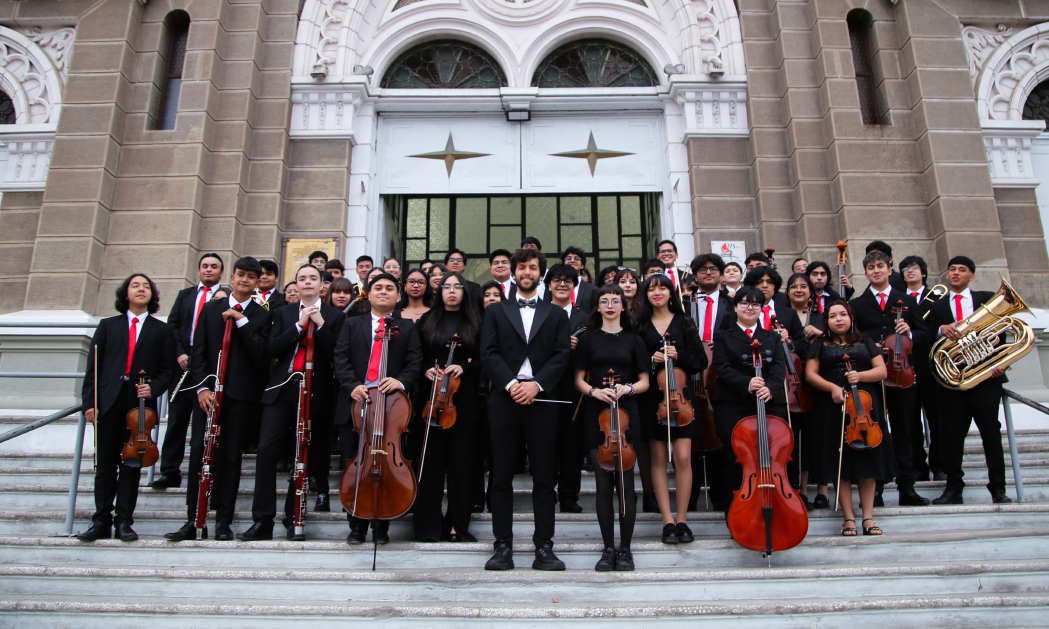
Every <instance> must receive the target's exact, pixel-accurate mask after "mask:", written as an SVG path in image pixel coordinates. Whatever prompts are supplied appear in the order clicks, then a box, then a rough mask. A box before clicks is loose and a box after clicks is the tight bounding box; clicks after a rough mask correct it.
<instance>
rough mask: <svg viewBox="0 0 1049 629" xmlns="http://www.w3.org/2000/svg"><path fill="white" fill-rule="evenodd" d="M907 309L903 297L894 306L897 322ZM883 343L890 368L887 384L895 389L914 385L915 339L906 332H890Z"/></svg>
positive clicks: (886, 364)
mask: <svg viewBox="0 0 1049 629" xmlns="http://www.w3.org/2000/svg"><path fill="white" fill-rule="evenodd" d="M906 311H907V306H904V305H903V300H902V299H901V300H899V301H898V302H896V305H895V306H893V307H892V313H893V314H895V315H896V321H897V323H898V322H899V321H900V320H901V319H902V318H903V313H904V312H906ZM881 345H882V348H883V349H882V351H883V352H885V366H886V367H887V368H888V370H889V375H888V377H886V378H885V386H887V387H891V388H895V389H906V388H909V387H912V386H914V363H913V362H912V361H911V352H912V351H914V341H912V340H911V339H910V337H908V336H907V335H906V334H890V335H889V336H887V337H885V340H884V341H882V343H881Z"/></svg>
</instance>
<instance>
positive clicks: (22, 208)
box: [0, 192, 44, 314]
mask: <svg viewBox="0 0 1049 629" xmlns="http://www.w3.org/2000/svg"><path fill="white" fill-rule="evenodd" d="M43 197H44V193H43V192H6V193H4V197H3V199H2V200H0V314H4V313H8V312H17V311H19V310H21V309H22V306H23V304H25V294H26V281H27V280H28V279H29V265H30V263H31V262H32V260H33V247H34V244H35V242H36V233H37V226H38V225H39V223H40V204H41V202H42V201H43Z"/></svg>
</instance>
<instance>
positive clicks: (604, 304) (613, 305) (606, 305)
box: [598, 299, 623, 308]
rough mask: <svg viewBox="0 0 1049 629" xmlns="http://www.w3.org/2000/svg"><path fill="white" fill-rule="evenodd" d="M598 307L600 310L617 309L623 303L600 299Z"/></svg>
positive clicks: (616, 300) (615, 300)
mask: <svg viewBox="0 0 1049 629" xmlns="http://www.w3.org/2000/svg"><path fill="white" fill-rule="evenodd" d="M598 305H599V306H601V307H602V308H618V307H620V306H622V305H623V302H622V301H620V300H618V299H602V300H601V301H600V303H598Z"/></svg>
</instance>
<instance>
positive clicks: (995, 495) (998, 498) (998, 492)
mask: <svg viewBox="0 0 1049 629" xmlns="http://www.w3.org/2000/svg"><path fill="white" fill-rule="evenodd" d="M991 501H993V502H994V503H995V504H1008V503H1010V502H1012V501H1013V499H1012V498H1010V497H1009V496H1006V495H1005V490H1004V489H992V490H991Z"/></svg>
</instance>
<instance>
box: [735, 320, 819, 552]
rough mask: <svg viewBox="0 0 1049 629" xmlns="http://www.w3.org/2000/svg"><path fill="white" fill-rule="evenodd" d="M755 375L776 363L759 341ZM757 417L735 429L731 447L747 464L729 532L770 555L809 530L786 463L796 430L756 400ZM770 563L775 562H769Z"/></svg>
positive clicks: (790, 545) (746, 545)
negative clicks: (762, 348) (788, 475)
mask: <svg viewBox="0 0 1049 629" xmlns="http://www.w3.org/2000/svg"><path fill="white" fill-rule="evenodd" d="M750 347H751V349H752V350H753V353H752V355H751V356H747V355H744V356H743V358H744V360H748V359H749V360H752V361H753V365H754V376H755V377H756V378H761V377H762V375H761V365H762V362H772V352H769V351H766V352H765V354H766V356H765V357H763V356H762V352H761V342H760V341H758V340H755V341H754V343H753V344H751V346H750ZM757 403H758V405H757V414H756V415H751V416H750V417H745V418H743V419H742V420H740V422H739V423H738V424H736V427H735V428H734V429H733V430H732V449H733V450H734V451H735V453H736V457H737V459H738V460H739V463H740V465H742V466H743V483H742V484H741V485H740V487H739V489H737V490H736V491H735V492H734V493H733V500H732V505H731V506H730V507H729V510H728V517H727V520H728V530H729V533H731V534H732V539H734V540H736V542H737V543H739V545H740V546H743V547H744V548H747V549H750V550H754V551H758V552H763V553H765V556H766V557H771V556H772V553H773V552H774V551H783V550H789V549H791V548H794V547H795V546H797V545H798V544H800V543H801V542H802V541H803V540H804V539H805V536H806V535H807V534H808V531H809V514H808V511H807V510H806V509H805V503H803V502H802V501H801V496H799V495H798V492H796V491H794V488H793V487H791V485H790V481H789V480H787V462H788V461H790V458H791V457H790V454H791V452H792V451H793V450H794V432H793V431H792V430H791V428H790V426H788V425H787V422H785V421H783V419H781V418H779V417H776V416H775V415H766V413H765V402H764V401H763V400H762V399H761V398H758V399H757ZM770 562H771V559H770Z"/></svg>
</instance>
